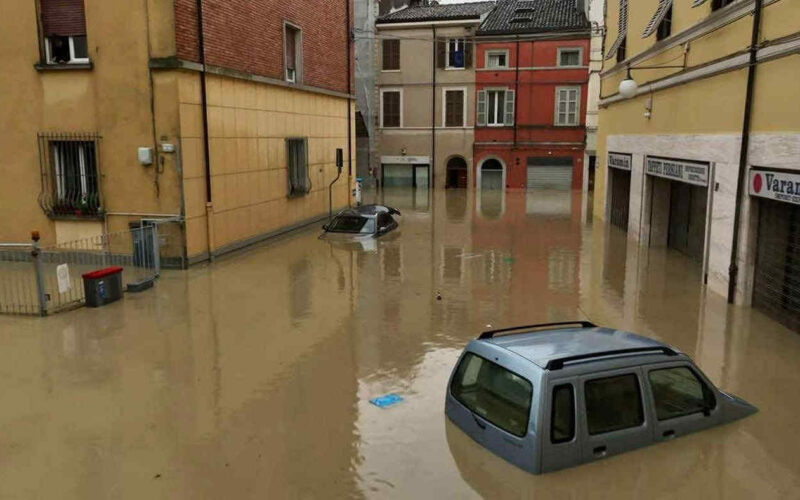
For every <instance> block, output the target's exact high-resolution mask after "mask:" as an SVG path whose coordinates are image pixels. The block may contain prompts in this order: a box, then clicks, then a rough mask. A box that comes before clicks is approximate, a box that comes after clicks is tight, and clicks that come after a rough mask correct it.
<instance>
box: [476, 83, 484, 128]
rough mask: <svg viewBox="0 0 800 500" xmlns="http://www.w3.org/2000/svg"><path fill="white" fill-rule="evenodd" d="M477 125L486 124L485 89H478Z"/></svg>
mask: <svg viewBox="0 0 800 500" xmlns="http://www.w3.org/2000/svg"><path fill="white" fill-rule="evenodd" d="M477 113H478V126H480V127H485V126H486V91H485V90H480V91H478V110H477Z"/></svg>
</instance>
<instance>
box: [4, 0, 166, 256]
mask: <svg viewBox="0 0 800 500" xmlns="http://www.w3.org/2000/svg"><path fill="white" fill-rule="evenodd" d="M165 4H169V6H171V2H159V1H157V0H150V1H149V2H148V3H145V2H133V3H126V5H125V8H120V6H119V5H118V4H117V3H116V2H104V1H101V0H85V7H86V25H87V34H88V42H89V55H90V59H91V61H92V63H93V64H94V67H93V68H92V69H90V70H61V71H37V70H36V69H35V68H34V64H36V63H37V62H39V59H40V58H39V38H38V32H37V29H38V28H37V15H36V9H35V2H33V1H30V2H5V3H4V5H3V16H2V18H0V110H2V111H0V112H1V113H2V115H0V116H2V119H0V151H2V152H3V154H2V156H0V177H1V178H2V179H3V182H0V209H2V211H3V213H4V214H6V215H5V216H3V217H0V241H26V240H27V239H28V238H29V234H30V231H31V230H39V231H40V232H41V235H42V240H43V244H51V243H55V242H56V222H55V221H53V220H51V219H49V218H48V217H47V216H46V215H45V213H44V211H43V210H42V208H41V207H40V206H39V204H38V201H37V200H38V198H39V195H40V191H41V175H40V165H39V151H38V144H37V134H38V133H42V132H94V133H98V134H100V135H101V136H102V139H101V140H100V143H99V153H100V156H99V162H98V163H99V173H100V174H101V179H100V187H101V192H102V195H103V205H104V208H105V209H106V210H107V211H108V212H110V213H112V214H113V213H115V212H141V213H169V214H179V213H180V210H181V196H180V188H179V186H180V178H179V175H178V168H177V163H176V162H174V161H172V160H171V159H170V158H167V160H166V162H165V164H164V166H163V171H161V172H158V169H156V168H153V167H142V166H141V165H139V163H138V161H137V158H136V150H137V148H138V147H155V145H154V136H155V135H156V134H154V130H153V121H152V114H151V111H150V107H151V101H150V97H151V95H152V93H151V88H150V82H149V78H148V60H149V57H148V47H147V45H148V39H147V37H145V36H142V34H144V33H149V34H150V37H151V39H152V40H154V44H153V46H154V47H157V49H158V50H159V51H162V52H163V53H168V52H169V51H170V50H174V49H171V48H170V42H169V36H168V35H167V33H171V32H172V31H171V30H172V17H171V14H168V13H165V12H166V11H168V10H169V9H168V8H166V7H167V6H165ZM146 7H151V8H152V9H153V10H152V11H151V12H150V22H149V23H148V17H147V15H148V11H147V9H146ZM156 14H157V15H156ZM160 104H163V102H158V103H156V107H157V113H158V105H160ZM157 135H158V136H162V135H163V136H164V137H165V138H166V139H167V140H169V139H170V138H171V137H173V136H172V131H171V130H163V131H162V130H158V131H157ZM128 220H129V218H128V217H122V216H113V215H112V216H109V218H108V224H109V230H110V231H115V230H119V229H122V228H125V227H127V222H128ZM75 224H87V226H89V227H87V228H86V231H88V232H89V233H94V232H95V228H96V222H81V221H77V222H75ZM75 224H72V226H73V227H70V228H67V226H66V225H65V226H64V228H63V230H62V231H61V234H62V235H66V234H77V235H82V234H88V233H86V231H83V230H82V229H80V228H75V227H74V225H75ZM59 239H62V237H60V236H59Z"/></svg>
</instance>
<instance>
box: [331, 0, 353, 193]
mask: <svg viewBox="0 0 800 500" xmlns="http://www.w3.org/2000/svg"><path fill="white" fill-rule="evenodd" d="M350 1H351V0H344V3H345V13H346V19H345V21H344V24H345V29H346V31H347V33H346V35H347V179H348V180H350V181H352V177H353V131H352V127H353V116H352V115H353V113H352V102H353V101H352V97H351V94H352V93H353V86H352V77H353V75H352V73H351V70H352V68H353V61H352V54H351V53H350V51H351V50H352V41H353V32H352V30H351V27H350ZM339 172H340V174H341V170H340V171H339ZM336 179H337V180H338V179H339V176H338V175H337V176H336ZM334 182H336V181H334ZM349 188H350V186H349V185H348V189H349ZM349 199H350V198H349V196H348V200H349ZM349 204H350V203H349V202H348V205H349Z"/></svg>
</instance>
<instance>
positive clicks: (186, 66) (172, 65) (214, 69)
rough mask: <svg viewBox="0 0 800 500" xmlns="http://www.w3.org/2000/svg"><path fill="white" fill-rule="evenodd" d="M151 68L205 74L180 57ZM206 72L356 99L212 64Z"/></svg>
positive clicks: (156, 61)
mask: <svg viewBox="0 0 800 500" xmlns="http://www.w3.org/2000/svg"><path fill="white" fill-rule="evenodd" d="M149 67H150V69H155V70H169V69H181V70H188V71H197V72H200V73H203V65H202V64H200V63H197V62H194V61H187V60H185V59H180V58H178V57H163V58H152V59H150V63H149ZM205 72H206V73H209V74H212V75H219V76H227V77H230V78H236V79H239V80H248V81H251V82H257V83H265V84H268V85H275V86H278V87H284V88H287V89H294V90H301V91H304V92H312V93H315V94H323V95H328V96H331V97H340V98H342V99H355V98H356V96H354V95H350V94H347V93H345V92H337V91H335V90H330V89H325V88H322V87H314V86H312V85H303V84H296V83H289V82H286V81H283V80H279V79H277V78H270V77H267V76H261V75H256V74H254V73H247V72H244V71H239V70H235V69H231V68H225V67H222V66H213V65H211V64H208V65H206V69H205Z"/></svg>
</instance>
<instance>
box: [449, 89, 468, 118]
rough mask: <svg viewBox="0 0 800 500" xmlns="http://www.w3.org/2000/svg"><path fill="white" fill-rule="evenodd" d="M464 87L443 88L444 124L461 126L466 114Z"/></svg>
mask: <svg viewBox="0 0 800 500" xmlns="http://www.w3.org/2000/svg"><path fill="white" fill-rule="evenodd" d="M465 93H466V92H465V91H464V89H444V126H445V127H463V126H464V125H465V123H464V117H465V115H466V112H465V107H466V98H465V96H464V94H465Z"/></svg>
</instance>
